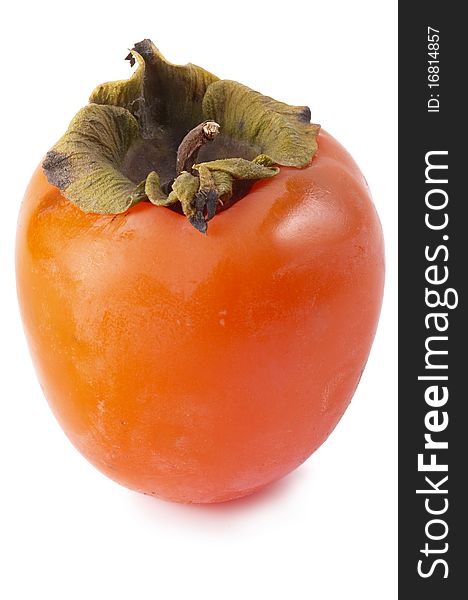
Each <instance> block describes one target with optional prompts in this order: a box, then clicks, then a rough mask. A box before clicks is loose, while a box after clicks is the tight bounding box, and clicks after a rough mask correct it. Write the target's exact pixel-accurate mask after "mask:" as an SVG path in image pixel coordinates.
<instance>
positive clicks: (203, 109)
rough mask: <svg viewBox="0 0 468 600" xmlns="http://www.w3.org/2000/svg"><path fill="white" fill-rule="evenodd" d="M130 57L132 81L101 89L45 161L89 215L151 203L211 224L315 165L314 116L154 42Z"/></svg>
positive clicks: (52, 178)
mask: <svg viewBox="0 0 468 600" xmlns="http://www.w3.org/2000/svg"><path fill="white" fill-rule="evenodd" d="M127 59H128V60H129V61H130V64H131V65H132V66H133V64H134V63H135V62H136V63H138V67H137V69H136V70H135V72H134V73H133V75H132V76H131V78H130V79H128V80H125V81H115V82H110V83H105V84H103V85H100V86H98V87H97V88H96V89H95V90H94V92H93V93H92V94H91V97H90V103H89V104H88V105H87V106H85V107H84V108H82V109H81V110H80V111H79V112H78V113H77V115H76V116H75V117H74V118H73V120H72V122H71V123H70V126H69V128H68V130H67V132H66V133H65V134H64V135H63V137H62V138H61V139H60V140H59V141H58V142H57V144H55V146H54V147H53V148H52V149H51V150H50V151H49V152H48V153H47V156H46V159H45V160H44V163H43V168H44V171H45V173H46V175H47V178H48V180H49V182H50V183H52V184H53V185H56V186H57V187H58V188H59V189H60V190H61V191H62V192H63V194H64V196H65V197H66V198H67V199H68V200H70V201H71V202H73V203H74V204H76V205H77V206H78V207H79V208H80V209H81V210H83V211H85V212H90V213H101V214H116V213H122V212H125V211H126V210H128V209H129V208H130V207H132V206H133V205H135V204H137V203H138V202H142V201H149V202H151V203H153V204H155V205H157V206H168V207H171V208H173V209H174V210H181V211H182V212H183V213H184V214H185V216H186V217H187V218H188V219H189V220H190V222H191V223H192V225H193V226H194V227H195V228H196V229H198V230H199V231H201V232H203V233H204V232H206V229H207V221H209V220H210V219H211V218H212V217H213V216H214V215H215V213H216V212H217V211H219V210H221V209H224V208H226V207H227V206H229V205H230V204H231V203H232V202H233V201H236V200H237V199H238V198H239V197H241V196H242V195H245V193H246V192H247V191H248V188H249V185H250V184H251V183H252V182H253V181H255V180H258V179H264V178H268V177H273V176H274V175H276V173H277V172H278V170H279V169H278V167H277V166H276V165H284V166H292V167H304V166H307V165H308V164H309V163H310V161H311V159H312V157H313V155H314V153H315V151H316V149H317V140H316V138H317V134H318V132H319V129H320V128H319V126H318V125H314V124H312V123H310V110H309V109H308V108H307V107H305V106H301V107H296V106H289V105H287V104H284V103H282V102H277V101H276V100H273V99H272V98H269V97H266V96H262V95H261V94H259V93H258V92H255V91H253V90H251V89H249V88H247V87H245V86H243V85H241V84H239V83H237V82H235V81H226V80H220V79H218V78H217V77H216V76H215V75H212V74H211V73H209V72H208V71H205V70H204V69H202V68H201V67H197V66H195V65H192V64H188V65H185V66H179V65H173V64H171V63H169V62H168V61H166V60H165V58H164V57H163V56H162V55H161V53H160V52H159V50H158V49H157V48H156V47H155V46H154V44H153V43H152V42H151V41H150V40H143V41H142V42H139V43H138V44H135V47H134V48H133V49H132V50H131V52H130V54H129V55H128V57H127Z"/></svg>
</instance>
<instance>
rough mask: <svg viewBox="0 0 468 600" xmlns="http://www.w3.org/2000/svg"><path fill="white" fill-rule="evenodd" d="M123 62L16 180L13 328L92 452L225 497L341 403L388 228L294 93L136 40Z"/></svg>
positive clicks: (268, 475)
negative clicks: (31, 170) (22, 185)
mask: <svg viewBox="0 0 468 600" xmlns="http://www.w3.org/2000/svg"><path fill="white" fill-rule="evenodd" d="M130 59H131V61H132V62H133V61H134V60H137V61H138V62H139V67H138V69H137V71H135V74H134V75H133V77H132V79H130V80H129V82H117V84H106V85H107V86H108V87H106V85H105V86H100V87H99V88H97V90H96V91H95V92H94V94H93V96H92V97H91V103H90V104H89V105H88V107H86V109H83V111H84V112H83V111H81V113H79V115H78V116H77V117H76V118H75V120H74V122H72V125H71V126H70V128H69V131H68V132H67V134H65V136H64V138H62V140H61V141H60V142H59V143H58V144H57V145H56V147H54V149H53V150H52V151H51V152H50V153H49V154H48V155H47V157H46V159H45V161H44V163H43V165H41V166H39V168H38V169H37V171H36V172H35V174H34V175H33V177H32V180H31V182H30V184H29V187H28V189H27V191H26V195H25V198H24V201H23V205H22V208H21V213H20V218H19V225H18V234H17V284H18V296H19V302H20V307H21V313H22V317H23V321H24V327H25V331H26V335H27V339H28V342H29V346H30V350H31V354H32V357H33V360H34V364H35V366H36V369H37V373H38V377H39V380H40V382H41V385H42V387H43V390H44V393H45V396H46V397H47V399H48V402H49V403H50V406H51V408H52V410H53V412H54V414H55V415H56V417H57V419H58V421H59V423H60V424H61V426H62V427H63V429H64V431H65V432H66V434H67V436H68V437H69V439H70V440H71V441H72V443H73V444H74V445H75V446H76V447H77V448H78V450H79V451H80V452H81V453H82V454H83V455H84V456H85V457H86V458H87V459H88V460H89V461H90V462H91V463H92V464H93V465H95V466H96V467H97V468H98V469H100V470H101V471H102V472H104V473H105V474H106V475H108V476H109V477H111V478H112V479H114V480H116V481H118V482H120V483H121V484H123V485H125V486H128V487H130V488H132V489H135V490H138V491H141V492H144V493H147V494H154V495H156V496H159V497H162V498H165V499H169V500H174V501H180V502H217V501H225V500H229V499H233V498H237V497H240V496H243V495H246V494H249V493H251V492H254V491H255V490H258V489H260V488H262V487H263V486H265V485H267V484H269V483H270V482H272V481H274V480H277V479H278V478H280V477H282V476H284V475H285V474H286V473H288V472H290V471H291V470H293V469H295V468H296V467H297V466H298V465H300V464H301V463H302V462H303V461H304V460H305V459H306V458H308V457H309V456H310V455H311V454H312V453H313V452H314V450H315V449H316V448H317V447H318V446H320V445H321V444H322V443H323V442H324V440H325V439H326V438H327V436H328V435H329V434H330V432H331V431H332V430H333V428H334V427H335V425H336V424H337V422H338V421H339V419H340V417H341V416H342V414H343V412H344V411H345V409H346V407H347V406H348V404H349V402H350V400H351V397H352V395H353V393H354V391H355V388H356V386H357V384H358V382H359V378H360V376H361V373H362V370H363V368H364V365H365V363H366V360H367V357H368V354H369V351H370V347H371V344H372V340H373V337H374V333H375V330H376V325H377V321H378V316H379V311H380V305H381V298H382V289H383V280H384V259H383V241H382V232H381V226H380V223H379V220H378V216H377V214H376V211H375V208H374V205H373V203H372V200H371V196H370V193H369V189H368V186H367V184H366V181H365V180H364V178H363V176H362V174H361V173H360V171H359V169H358V167H357V166H356V164H355V162H354V161H353V159H352V158H351V156H350V155H349V154H348V153H347V152H346V151H345V150H344V149H343V147H342V146H341V145H340V144H339V143H338V142H337V141H336V140H335V139H334V138H333V137H332V136H330V135H329V134H328V133H326V132H325V131H323V130H320V131H319V128H318V126H313V125H311V124H310V123H309V120H310V114H309V113H308V110H307V109H306V108H305V107H287V105H284V104H282V103H276V102H275V101H273V100H271V99H269V98H267V99H265V97H263V96H261V95H260V94H257V93H256V92H252V91H251V90H249V89H248V88H245V87H244V86H240V84H235V82H223V81H221V80H217V78H215V77H214V76H212V75H211V74H209V73H207V72H206V71H203V70H201V69H199V68H198V67H194V66H193V65H189V66H187V67H178V66H175V65H170V63H167V61H165V60H164V59H163V58H162V57H161V55H160V54H159V53H158V51H157V50H156V49H155V47H154V46H153V45H152V44H151V43H150V42H148V41H146V40H145V41H144V42H141V43H140V44H139V45H136V46H135V49H134V50H133V51H132V53H131V55H130ZM187 70H188V71H187ZM187 73H189V75H190V77H192V75H193V77H194V79H190V77H189V76H188V75H187ZM181 74H182V75H181ZM188 81H189V83H187V82H188ZM195 84H196V85H195ZM125 85H126V86H127V87H122V86H125ZM212 85H215V86H217V87H218V88H219V91H220V92H221V93H220V94H219V95H216V94H218V92H216V94H214V92H213V93H212V92H211V91H210V86H212ZM112 86H113V87H112ZM116 86H117V87H116ZM118 86H120V87H118ZM129 86H130V87H132V86H133V87H132V90H133V91H132V90H130V91H129ZM138 86H140V87H138ZM190 86H191V87H190ZM236 86H239V87H236ZM162 88H164V89H165V92H164V94H162V96H163V100H161V91H160V90H161V89H162ZM151 89H152V90H153V92H151ZM154 89H156V92H154ZM187 89H190V90H192V92H191V95H190V103H191V104H190V106H186V105H185V103H186V102H187V100H186V97H187V96H188V94H187V93H186V92H187ZM135 90H136V91H135ZM142 90H143V92H142ZM158 90H159V91H158ZM131 93H133V94H134V96H135V97H132V96H131ZM151 93H153V94H155V95H154V96H151ZM209 93H212V98H211V104H210V102H208V103H207V102H206V98H207V97H208V95H209ZM158 94H159V96H158ZM197 94H198V95H197ZM213 94H214V95H213ZM236 94H237V96H236ZM252 94H257V95H256V96H252ZM246 96H248V98H245V97H246ZM154 98H157V99H158V102H156V100H155V99H154ZM168 98H169V99H170V101H169V100H168ZM243 98H244V99H245V100H246V102H245V104H244V105H242V101H243ZM257 101H259V105H258V107H257V109H255V106H254V107H252V103H253V104H255V103H256V102H257ZM257 104H258V102H257ZM142 105H143V106H142ZM249 105H250V108H249ZM207 106H208V108H207ZM161 107H162V108H161ZM285 107H287V108H285ZM252 110H253V113H252V112H249V111H252ZM262 111H263V112H262ZM156 113H157V114H156ZM228 113H229V115H228ZM152 119H153V121H152ZM158 119H159V120H158ZM112 120H113V122H112V123H110V121H112ZM249 120H250V121H251V122H250V123H249ZM207 122H208V123H210V125H209V128H208V129H209V130H210V131H211V134H210V135H212V139H211V140H207V139H202V138H201V137H200V136H203V135H204V134H203V133H200V131H201V129H203V126H204V124H206V123H207ZM155 123H156V124H155ZM158 123H159V124H160V126H159V129H158V127H157V126H156V125H157V124H158ZM213 123H214V125H213ZM252 123H253V125H252ZM259 123H261V124H262V127H265V128H267V129H272V130H273V131H270V130H269V131H264V132H263V133H262V132H261V131H260V130H261V127H260V125H259ZM199 125H201V126H202V127H201V129H200V127H199ZM197 127H199V129H198V130H197V131H195V133H194V134H191V135H189V136H188V138H189V141H188V142H186V143H185V145H184V144H182V141H183V140H184V139H185V138H186V137H187V135H188V134H189V133H190V132H191V131H193V130H194V129H196V128H197ZM210 127H211V129H210ZM207 131H208V130H207ZM252 131H253V132H254V133H252ZM259 131H260V133H259ZM246 132H247V133H246ZM283 134H284V136H286V137H284V136H283V137H284V139H283V140H282V141H281V140H280V138H281V137H282V135H283ZM67 136H68V138H67ZM262 136H263V137H262ZM287 136H289V138H288V137H287ZM223 137H224V139H221V138H223ZM291 137H292V138H294V139H292V141H291ZM192 138H193V139H192ZM214 138H216V139H214ZM190 140H191V141H190ZM194 140H195V141H194ZM278 140H280V141H278ZM93 144H94V146H93ZM281 144H282V145H281ZM100 145H101V146H102V147H101V148H100ZM197 145H198V147H197ZM203 152H205V158H204V162H198V163H197V162H196V161H197V158H199V157H200V156H202V153H203ZM210 153H211V154H210ZM239 155H240V156H239ZM167 157H169V158H167ZM288 157H289V158H288ZM166 158H167V160H166ZM177 159H179V160H177ZM235 161H237V162H235ZM178 164H179V165H180V166H179V167H178V166H177V165H178ZM213 165H214V166H213ZM200 166H201V168H200ZM208 221H209V227H208V231H207V226H208ZM205 232H206V234H204V233H205Z"/></svg>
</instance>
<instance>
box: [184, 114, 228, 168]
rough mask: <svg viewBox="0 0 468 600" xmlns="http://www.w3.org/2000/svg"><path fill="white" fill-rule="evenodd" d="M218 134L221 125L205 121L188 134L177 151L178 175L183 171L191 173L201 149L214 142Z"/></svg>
mask: <svg viewBox="0 0 468 600" xmlns="http://www.w3.org/2000/svg"><path fill="white" fill-rule="evenodd" d="M218 133H219V125H218V123H216V122H215V121H204V122H203V123H200V125H197V126H196V127H194V128H193V129H192V130H191V131H189V132H188V133H187V135H186V136H185V137H184V139H183V140H182V142H181V143H180V146H179V148H178V150H177V175H179V174H180V173H182V171H188V172H189V173H190V172H191V170H192V167H193V165H194V164H195V162H196V160H197V156H198V152H199V151H200V148H201V147H202V146H203V145H204V144H206V143H207V142H211V141H213V140H214V139H215V137H216V136H217V135H218Z"/></svg>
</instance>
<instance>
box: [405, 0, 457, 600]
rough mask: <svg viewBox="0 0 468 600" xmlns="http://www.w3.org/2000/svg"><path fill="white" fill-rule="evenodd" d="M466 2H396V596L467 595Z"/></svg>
mask: <svg viewBox="0 0 468 600" xmlns="http://www.w3.org/2000/svg"><path fill="white" fill-rule="evenodd" d="M462 6H463V3H458V2H451V1H447V0H446V1H444V2H442V1H434V0H428V1H426V2H423V3H420V4H418V3H410V2H400V3H399V59H398V60H399V340H400V341H399V352H400V354H399V377H400V382H399V440H400V442H399V597H400V598H402V599H406V598H410V599H413V598H414V599H419V598H421V599H424V600H431V599H432V598H434V599H435V598H437V599H438V600H440V599H444V600H451V599H452V598H453V599H455V598H461V597H465V596H466V597H468V591H467V590H468V585H467V583H466V581H465V580H466V577H467V576H468V551H467V548H466V542H465V536H466V535H467V516H466V515H467V512H468V502H467V492H466V489H467V487H468V485H467V484H468V477H467V474H468V469H467V464H468V420H467V418H466V412H467V411H466V405H467V404H468V394H467V385H466V384H465V382H464V373H465V372H466V373H468V344H467V339H468V327H467V319H466V303H467V298H468V295H467V284H466V280H467V277H468V268H467V262H468V251H467V246H466V240H468V210H467V209H468V197H467V196H468V190H467V185H466V184H465V183H464V182H463V181H462V180H463V178H464V177H465V173H466V174H468V165H467V164H466V162H467V155H468V152H467V150H466V149H465V148H464V145H465V139H468V111H467V110H466V108H465V106H466V105H467V102H466V100H465V98H464V96H465V93H466V92H465V91H464V90H465V88H466V72H467V69H466V67H465V61H466V59H467V57H468V51H467V40H468V24H467V23H466V22H464V20H463V18H462V8H461V7H462ZM435 84H437V85H435ZM462 103H463V108H462ZM445 445H447V448H446V447H445ZM418 461H419V462H418ZM431 463H432V464H431ZM445 469H446V470H445ZM417 490H419V492H418V491H417Z"/></svg>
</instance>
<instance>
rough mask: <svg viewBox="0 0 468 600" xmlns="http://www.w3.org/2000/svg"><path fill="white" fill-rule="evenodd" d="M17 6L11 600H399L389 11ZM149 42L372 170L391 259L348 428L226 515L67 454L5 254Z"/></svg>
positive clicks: (5, 228)
mask: <svg viewBox="0 0 468 600" xmlns="http://www.w3.org/2000/svg"><path fill="white" fill-rule="evenodd" d="M230 6H231V8H228V3H225V2H222V1H221V0H218V1H217V2H203V1H196V2H192V1H190V2H189V1H185V0H183V1H181V0H178V1H172V2H170V1H168V2H158V1H157V0H151V1H147V0H138V1H136V2H130V1H129V0H126V1H125V2H121V1H119V0H113V1H112V2H107V1H106V2H102V1H98V0H93V1H89V0H80V1H79V2H54V1H52V0H44V1H42V2H8V3H5V4H4V5H3V8H2V23H1V32H0V33H1V35H0V40H1V43H2V65H3V67H2V71H3V73H2V75H3V81H2V92H1V94H0V102H1V113H0V118H1V120H2V124H1V129H0V131H1V138H0V152H1V161H0V165H1V167H0V170H1V181H2V185H1V195H2V198H1V203H2V210H1V228H0V250H1V281H2V285H1V294H0V303H1V311H0V319H1V332H0V335H1V340H0V368H1V383H2V385H1V396H2V400H1V413H0V415H1V419H0V443H1V449H0V450H1V451H0V456H1V483H2V492H1V496H0V501H1V510H0V519H1V523H0V553H1V557H0V565H1V570H2V575H1V577H0V596H1V597H2V598H5V600H16V599H21V600H23V599H25V600H36V599H39V600H40V599H42V598H47V599H48V600H55V599H67V600H74V599H79V600H83V599H84V598H85V599H86V600H94V599H96V600H98V599H99V600H107V599H112V600H120V599H130V598H131V599H133V598H135V599H140V598H152V599H153V598H154V599H159V598H161V599H164V600H171V599H179V598H180V599H186V598H190V599H194V600H197V599H204V600H214V599H216V600H218V599H223V600H230V599H231V598H232V599H234V598H236V599H237V598H242V599H247V600H250V599H257V598H258V599H259V598H262V599H263V598H265V599H276V598H278V599H279V598H281V599H283V598H288V599H289V598H291V599H306V598H307V599H308V598H315V599H318V600H341V599H342V598H357V599H359V600H367V599H372V600H376V599H379V600H387V599H393V598H396V492H397V489H396V280H395V264H396V249H395V245H396V57H397V53H396V3H394V2H391V1H385V2H375V1H372V0H369V1H364V0H354V1H352V2H350V1H339V0H327V1H322V0H321V1H315V2H314V1H299V0H290V1H289V2H285V3H276V2H274V1H270V2H268V3H267V2H259V1H258V2H256V1H254V0H250V1H240V0H232V2H231V3H230ZM145 37H151V38H152V39H153V41H154V42H155V43H156V45H158V46H159V48H160V49H161V50H162V51H163V53H164V54H165V55H166V57H167V58H168V59H169V60H171V61H172V62H178V63H185V62H188V61H191V62H194V63H196V64H199V65H201V66H203V67H205V68H207V69H208V70H210V71H212V72H214V73H216V74H217V75H218V76H220V77H222V78H226V79H235V80H238V81H241V82H242V83H244V84H246V85H249V86H251V87H253V88H256V89H258V90H260V91H262V92H263V93H265V94H268V95H271V96H273V97H275V98H278V99H280V100H283V101H286V102H288V103H290V104H308V105H309V106H310V107H311V109H312V120H313V121H315V122H318V123H321V124H322V126H323V127H324V128H325V129H326V130H328V131H329V132H330V133H332V134H333V135H334V136H335V137H337V138H338V139H339V140H340V141H341V142H342V143H343V145H344V146H345V147H346V148H347V149H348V150H349V151H350V152H351V154H353V156H354V157H355V159H356V160H357V162H358V164H359V165H360V166H361V168H362V171H363V172H364V174H365V176H366V178H367V180H368V182H369V185H370V188H371V190H372V192H373V196H374V200H375V203H376V206H377V209H378V212H379V214H380V217H381V220H382V223H383V227H384V232H385V237H386V253H387V284H386V296H385V302H384V307H383V312H382V317H381V321H380V326H379V330H378V334H377V337H376V340H375V344H374V347H373V350H372V353H371V356H370V359H369V362H368V365H367V369H366V371H365V374H364V376H363V378H362V380H361V383H360V385H359V387H358V390H357V392H356V395H355V397H354V399H353V401H352V403H351V406H350V408H349V409H348V411H347V413H346V415H345V416H344V417H343V419H342V421H341V422H340V424H339V425H338V427H337V428H336V430H335V431H334V433H333V434H332V436H331V437H330V438H329V440H328V441H327V442H326V443H325V444H324V446H322V448H320V449H319V450H318V451H317V452H316V453H315V454H314V455H313V456H312V457H311V458H310V459H309V460H308V461H307V462H306V463H305V464H304V465H303V466H302V467H301V468H300V469H298V470H297V471H296V472H295V473H293V474H292V475H290V476H289V477H287V478H286V479H284V480H283V481H281V482H280V483H278V484H276V485H273V486H272V487H271V488H269V489H267V490H266V491H264V492H262V493H260V494H258V495H256V496H253V497H250V498H248V499H244V500H240V501H236V502H232V503H228V504H225V505H217V506H207V507H197V506H182V505H175V504H170V503H166V502H162V501H158V500H155V499H152V498H148V497H145V496H142V495H138V494H136V493H133V492H130V491H129V490H126V489H124V488H122V487H120V486H118V485H117V484H115V483H113V482H111V481H109V480H107V479H106V478H105V477H104V476H103V475H101V474H100V473H98V472H97V471H95V470H94V468H93V467H91V466H90V465H88V463H87V462H86V461H85V460H84V459H83V458H82V457H81V456H80V455H79V454H78V453H77V452H76V451H75V450H74V448H72V447H71V445H70V444H69V442H68V441H67V440H66V438H65V436H64V434H63V433H62V432H61V430H60V429H59V427H58V425H57V424H56V422H55V420H54V418H53V417H52V415H51V413H50V411H49V408H48V406H47V403H46V401H45V399H44V398H43V396H42V393H41V390H40V387H39V385H38V383H37V381H36V378H35V374H34V371H33V368H32V366H31V362H30V359H29V355H28V351H27V348H26V344H25V340H24V337H23V332H22V328H21V324H20V320H19V315H18V310H17V306H16V296H15V284H14V263H13V246H14V235H15V226H16V218H17V213H18V209H19V205H20V202H21V198H22V195H23V192H24V189H25V187H26V185H27V182H28V179H29V177H30V175H31V173H32V172H33V170H34V168H35V166H36V164H37V163H38V162H39V161H40V160H41V157H42V155H43V154H44V153H45V151H46V150H47V149H48V148H49V147H50V146H51V145H52V144H53V143H54V142H55V141H56V140H57V138H58V137H59V136H60V135H61V134H62V133H63V131H64V129H65V128H66V126H67V124H68V122H69V120H70V119H71V117H72V116H73V115H74V113H75V112H76V111H77V110H78V109H79V108H80V107H81V106H82V105H84V104H85V103H86V101H87V97H88V95H89V93H90V91H91V90H92V89H93V88H94V87H95V85H96V84H98V83H101V82H103V81H106V80H109V79H116V78H127V77H128V75H129V65H128V62H125V61H124V60H123V58H124V57H125V55H126V53H127V48H128V47H131V46H132V45H133V43H135V42H136V41H139V40H140V39H143V38H145Z"/></svg>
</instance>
